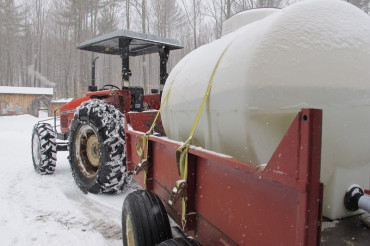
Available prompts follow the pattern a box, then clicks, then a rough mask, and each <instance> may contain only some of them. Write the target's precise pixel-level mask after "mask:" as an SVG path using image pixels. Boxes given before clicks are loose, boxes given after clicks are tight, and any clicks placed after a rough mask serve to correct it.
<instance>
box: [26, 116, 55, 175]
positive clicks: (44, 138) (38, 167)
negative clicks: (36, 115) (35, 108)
mask: <svg viewBox="0 0 370 246" xmlns="http://www.w3.org/2000/svg"><path fill="white" fill-rule="evenodd" d="M32 160H33V167H34V168H35V171H36V172H37V173H38V174H53V173H54V170H55V164H56V161H57V145H56V142H55V133H54V131H53V127H52V126H51V125H50V124H47V123H37V124H36V125H35V126H34V127H33V132H32Z"/></svg>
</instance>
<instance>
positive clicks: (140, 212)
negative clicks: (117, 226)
mask: <svg viewBox="0 0 370 246" xmlns="http://www.w3.org/2000/svg"><path fill="white" fill-rule="evenodd" d="M122 236H123V245H125V246H147V245H157V244H158V243H160V242H163V241H165V240H167V239H169V238H171V237H172V233H171V227H170V222H169V220H168V215H167V212H166V209H165V208H164V206H163V203H162V202H161V200H160V199H159V197H158V196H157V195H155V194H154V193H153V192H151V191H136V192H133V193H130V194H129V195H128V196H127V197H126V199H125V202H124V203H123V208H122Z"/></svg>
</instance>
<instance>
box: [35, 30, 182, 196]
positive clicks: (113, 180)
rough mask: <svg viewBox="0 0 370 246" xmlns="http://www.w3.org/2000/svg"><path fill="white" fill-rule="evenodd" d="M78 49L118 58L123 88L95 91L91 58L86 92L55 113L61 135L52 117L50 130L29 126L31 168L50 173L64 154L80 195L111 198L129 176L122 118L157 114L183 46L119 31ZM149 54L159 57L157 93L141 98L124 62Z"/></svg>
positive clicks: (141, 92)
mask: <svg viewBox="0 0 370 246" xmlns="http://www.w3.org/2000/svg"><path fill="white" fill-rule="evenodd" d="M78 48H79V49H82V50H88V51H92V52H97V53H103V54H111V55H119V56H120V57H121V59H122V81H123V87H122V89H121V88H118V87H117V86H114V85H111V84H107V85H105V86H103V88H102V89H99V90H98V88H97V86H96V85H95V61H96V59H97V57H96V58H95V59H94V60H93V63H92V85H91V86H89V92H88V93H87V94H86V95H85V96H84V97H81V98H78V99H75V100H73V101H71V102H70V103H67V104H66V105H64V106H63V107H62V108H61V109H60V132H58V131H57V128H56V116H54V127H53V126H52V125H51V124H49V123H46V122H45V121H40V122H38V123H37V124H36V125H35V126H34V128H33V134H32V158H33V165H34V168H35V170H36V172H37V173H39V174H52V173H53V172H54V170H55V165H56V152H57V151H69V161H70V165H71V169H72V174H73V177H74V179H75V181H76V183H77V185H78V186H79V188H80V189H81V190H82V191H84V192H91V193H116V192H119V191H121V190H122V189H123V187H124V186H125V184H126V183H127V181H128V179H129V177H130V176H131V175H130V173H129V172H127V170H126V146H125V136H124V135H125V131H124V114H125V113H127V112H129V111H136V112H141V111H144V110H150V109H159V106H160V96H161V94H160V92H161V90H162V88H163V85H164V83H165V81H166V78H167V76H168V74H167V61H168V57H169V52H170V51H171V50H176V49H181V48H182V46H180V44H179V42H178V41H176V40H173V39H167V38H162V37H158V36H155V35H151V34H142V33H136V32H133V31H128V30H119V31H116V32H113V33H110V34H107V35H103V36H101V37H98V38H95V39H92V40H89V41H87V42H84V43H82V44H81V45H80V46H79V47H78ZM152 53H158V54H159V57H160V87H161V88H160V90H159V91H158V90H152V94H149V95H144V89H143V88H142V87H131V86H130V84H129V78H130V76H131V71H130V68H129V61H130V59H129V58H130V56H140V55H147V54H152ZM57 140H62V141H59V142H57ZM66 140H68V141H67V142H66Z"/></svg>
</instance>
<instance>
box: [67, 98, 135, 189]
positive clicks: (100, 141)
mask: <svg viewBox="0 0 370 246" xmlns="http://www.w3.org/2000/svg"><path fill="white" fill-rule="evenodd" d="M68 144H69V162H70V165H71V169H72V175H73V177H74V179H75V181H76V183H77V185H78V187H79V188H80V189H81V190H82V191H83V192H91V193H95V194H99V193H119V192H121V191H122V189H123V188H124V187H125V186H126V184H127V183H128V182H129V180H130V177H131V174H129V173H127V172H125V169H126V145H125V133H124V118H123V115H122V113H121V112H120V111H119V110H118V109H116V108H115V107H114V106H113V105H110V104H108V103H106V102H104V101H102V100H98V99H93V100H89V101H86V102H83V103H82V104H81V105H80V106H79V107H78V108H77V109H76V112H75V115H74V118H73V120H72V122H71V125H70V132H69V143H68Z"/></svg>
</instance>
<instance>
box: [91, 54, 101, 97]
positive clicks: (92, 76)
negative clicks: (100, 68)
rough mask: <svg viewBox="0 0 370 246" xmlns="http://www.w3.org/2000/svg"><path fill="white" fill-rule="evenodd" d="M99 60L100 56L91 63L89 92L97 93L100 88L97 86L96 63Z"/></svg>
mask: <svg viewBox="0 0 370 246" xmlns="http://www.w3.org/2000/svg"><path fill="white" fill-rule="evenodd" d="M97 59H99V56H96V57H95V58H94V59H93V60H92V63H91V86H89V91H97V90H98V87H97V86H96V85H95V62H96V60H97Z"/></svg>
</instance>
